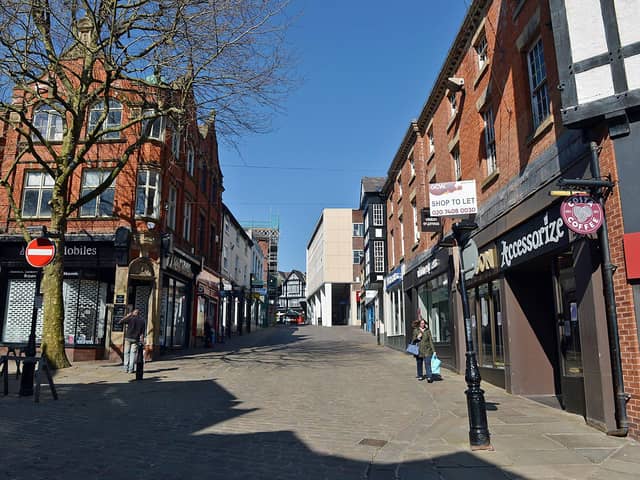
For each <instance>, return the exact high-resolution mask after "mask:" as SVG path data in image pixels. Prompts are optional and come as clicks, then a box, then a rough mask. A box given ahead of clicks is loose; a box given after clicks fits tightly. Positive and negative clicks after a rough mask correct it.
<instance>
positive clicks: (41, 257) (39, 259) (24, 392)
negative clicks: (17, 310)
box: [19, 237, 56, 396]
mask: <svg viewBox="0 0 640 480" xmlns="http://www.w3.org/2000/svg"><path fill="white" fill-rule="evenodd" d="M55 255H56V246H55V244H54V243H53V242H52V241H51V240H49V239H48V238H46V237H39V238H35V239H33V240H31V241H30V242H29V243H28V244H27V248H26V249H25V251H24V256H25V259H26V260H27V263H28V264H29V265H31V266H32V267H35V268H36V269H37V271H36V291H35V295H34V299H33V310H32V313H31V332H30V333H29V341H28V343H27V348H26V349H25V355H26V356H27V357H33V358H35V356H36V324H37V321H38V310H39V308H40V307H41V306H42V295H41V294H40V284H41V282H42V268H43V267H45V266H47V265H49V264H50V263H51V261H52V260H53V258H54V257H55ZM35 367H36V364H35V362H25V363H24V366H23V369H22V378H21V379H20V391H19V395H20V396H30V395H33V375H34V372H35Z"/></svg>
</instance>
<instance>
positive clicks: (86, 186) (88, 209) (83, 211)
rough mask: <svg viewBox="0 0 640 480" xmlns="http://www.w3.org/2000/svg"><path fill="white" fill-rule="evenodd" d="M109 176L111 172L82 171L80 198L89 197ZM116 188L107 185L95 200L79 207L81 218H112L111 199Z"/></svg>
mask: <svg viewBox="0 0 640 480" xmlns="http://www.w3.org/2000/svg"><path fill="white" fill-rule="evenodd" d="M110 174H111V170H86V169H85V170H84V171H83V172H82V190H81V193H80V196H81V197H84V196H85V195H89V194H90V193H91V192H92V191H94V190H95V189H96V188H97V187H98V186H99V185H102V184H103V183H104V182H105V181H106V180H107V179H108V178H109V175H110ZM115 192H116V187H115V185H114V184H113V181H112V182H111V184H109V187H107V188H106V190H105V191H104V192H102V193H101V194H100V195H98V196H97V197H96V198H94V199H92V200H89V201H88V202H87V203H85V204H84V205H82V206H81V207H80V216H81V217H111V216H113V199H114V196H115Z"/></svg>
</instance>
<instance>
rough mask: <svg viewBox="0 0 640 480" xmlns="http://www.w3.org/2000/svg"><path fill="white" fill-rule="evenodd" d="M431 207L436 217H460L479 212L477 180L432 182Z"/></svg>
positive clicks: (430, 191)
mask: <svg viewBox="0 0 640 480" xmlns="http://www.w3.org/2000/svg"><path fill="white" fill-rule="evenodd" d="M429 208H430V212H431V216H434V217H459V216H462V215H469V214H473V213H478V198H477V194H476V181H475V180H461V181H459V182H445V183H430V184H429Z"/></svg>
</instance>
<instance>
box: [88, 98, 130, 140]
mask: <svg viewBox="0 0 640 480" xmlns="http://www.w3.org/2000/svg"><path fill="white" fill-rule="evenodd" d="M121 124H122V104H121V103H120V102H118V101H116V100H113V99H110V100H109V103H108V104H107V105H105V102H103V101H102V102H98V103H96V104H95V105H94V106H93V107H91V110H89V125H88V127H87V131H88V133H89V134H90V135H97V134H100V133H101V132H104V133H102V135H101V137H102V138H103V139H107V140H113V139H117V138H120V130H119V129H120V125H121ZM112 129H115V130H112ZM110 130H111V131H110Z"/></svg>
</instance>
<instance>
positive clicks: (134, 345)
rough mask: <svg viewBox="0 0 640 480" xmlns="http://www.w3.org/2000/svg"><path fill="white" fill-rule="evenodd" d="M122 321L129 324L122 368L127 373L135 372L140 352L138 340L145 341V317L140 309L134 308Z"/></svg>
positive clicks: (125, 337) (125, 338)
mask: <svg viewBox="0 0 640 480" xmlns="http://www.w3.org/2000/svg"><path fill="white" fill-rule="evenodd" d="M120 323H126V324H127V332H126V333H125V336H124V361H123V364H122V368H123V370H124V371H125V372H126V373H134V372H135V368H136V354H137V353H138V342H144V334H145V329H146V323H145V319H144V318H143V317H142V314H141V313H140V310H138V309H137V308H136V309H134V310H133V311H132V312H131V313H129V314H128V315H125V316H124V317H123V318H122V320H120Z"/></svg>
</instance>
